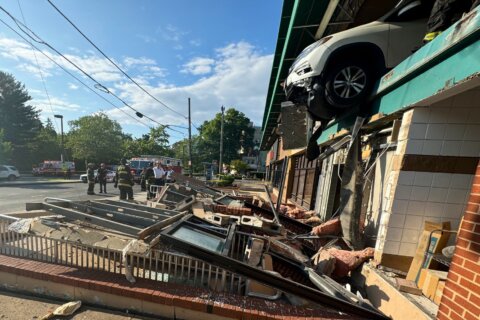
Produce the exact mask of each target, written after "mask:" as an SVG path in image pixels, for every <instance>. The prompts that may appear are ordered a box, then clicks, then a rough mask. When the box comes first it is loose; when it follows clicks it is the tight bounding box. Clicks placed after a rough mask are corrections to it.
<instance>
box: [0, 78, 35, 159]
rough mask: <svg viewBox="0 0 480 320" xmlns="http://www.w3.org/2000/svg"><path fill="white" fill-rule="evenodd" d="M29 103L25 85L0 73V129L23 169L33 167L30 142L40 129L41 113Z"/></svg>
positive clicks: (12, 153) (12, 155)
mask: <svg viewBox="0 0 480 320" xmlns="http://www.w3.org/2000/svg"><path fill="white" fill-rule="evenodd" d="M30 100H31V97H30V96H29V94H28V92H27V90H26V89H25V86H24V85H23V84H22V83H20V82H19V81H17V80H15V78H14V77H13V76H12V75H10V74H8V73H5V72H2V71H0V128H2V129H3V139H4V140H5V141H8V142H9V143H10V151H9V152H10V153H11V154H10V157H11V158H12V160H14V161H15V162H14V163H15V165H17V166H19V167H20V169H24V168H26V167H30V166H31V158H32V152H31V150H29V143H30V142H31V141H32V140H33V139H34V138H35V136H36V135H37V133H38V131H39V130H40V128H41V121H40V120H39V118H38V111H37V110H35V108H34V107H32V106H30V105H27V103H28V101H30Z"/></svg>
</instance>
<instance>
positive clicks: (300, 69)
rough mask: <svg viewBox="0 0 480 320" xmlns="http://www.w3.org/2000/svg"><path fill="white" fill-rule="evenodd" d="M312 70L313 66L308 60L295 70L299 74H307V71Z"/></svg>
mask: <svg viewBox="0 0 480 320" xmlns="http://www.w3.org/2000/svg"><path fill="white" fill-rule="evenodd" d="M310 71H312V67H311V66H310V63H308V62H306V63H304V64H302V65H301V66H299V67H298V68H297V70H295V73H296V74H298V75H299V76H301V75H303V74H305V73H308V72H310Z"/></svg>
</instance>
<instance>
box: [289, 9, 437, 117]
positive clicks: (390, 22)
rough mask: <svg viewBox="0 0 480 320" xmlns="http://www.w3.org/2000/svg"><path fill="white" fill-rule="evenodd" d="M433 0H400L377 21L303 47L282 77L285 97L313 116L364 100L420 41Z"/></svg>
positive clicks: (333, 112) (353, 105) (347, 107)
mask: <svg viewBox="0 0 480 320" xmlns="http://www.w3.org/2000/svg"><path fill="white" fill-rule="evenodd" d="M432 6H433V0H422V1H419V0H402V1H400V2H399V3H398V4H397V5H396V6H395V8H394V9H392V10H391V11H390V12H389V13H387V14H386V15H385V16H383V17H382V18H380V19H378V20H377V21H374V22H371V23H368V24H365V25H361V26H358V27H355V28H352V29H348V30H345V31H342V32H339V33H335V34H332V35H329V36H327V37H324V38H322V39H320V40H318V41H316V42H314V43H312V44H311V45H309V46H308V47H307V48H305V49H304V50H303V51H302V52H301V53H300V54H299V55H298V57H297V58H296V60H295V61H294V63H293V64H292V66H291V67H290V69H289V75H288V77H287V79H286V81H285V82H284V84H283V85H284V89H285V94H286V96H287V100H290V101H292V102H294V103H297V104H305V105H307V107H308V111H309V113H310V114H311V115H312V117H313V118H314V119H317V120H323V119H331V118H332V117H334V116H335V115H337V114H338V113H341V112H342V111H343V110H344V109H349V108H353V107H357V106H359V105H361V104H362V103H363V102H365V100H366V99H367V98H368V96H369V95H370V93H371V90H372V88H373V85H374V84H375V82H376V81H377V80H378V78H379V77H380V76H381V75H383V74H384V73H385V72H386V71H387V70H389V69H391V68H393V67H394V66H396V65H397V64H398V63H400V62H401V61H402V60H404V59H405V58H406V57H408V56H409V55H411V54H412V52H413V51H414V50H415V49H416V48H418V47H420V46H421V45H422V39H423V36H424V35H425V31H426V22H427V20H428V16H429V13H430V11H431V8H432Z"/></svg>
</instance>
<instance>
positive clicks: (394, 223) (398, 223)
mask: <svg viewBox="0 0 480 320" xmlns="http://www.w3.org/2000/svg"><path fill="white" fill-rule="evenodd" d="M405 217H406V216H405V215H404V214H398V213H393V214H391V215H390V220H389V221H388V228H389V231H388V232H390V228H403V226H404V224H405ZM387 236H388V235H387ZM390 240H394V239H390ZM395 241H400V239H398V240H395Z"/></svg>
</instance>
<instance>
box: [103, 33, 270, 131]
mask: <svg viewBox="0 0 480 320" xmlns="http://www.w3.org/2000/svg"><path fill="white" fill-rule="evenodd" d="M272 61H273V55H271V54H270V55H264V54H261V53H260V52H258V51H257V50H256V49H255V47H253V46H252V45H250V44H249V43H246V42H239V43H234V44H230V45H228V46H226V47H224V48H220V49H218V50H217V51H216V56H215V57H214V58H205V57H198V58H194V59H192V60H191V61H190V62H189V63H187V65H188V64H190V69H188V68H187V65H184V66H182V70H188V72H192V71H195V70H196V71H198V72H200V71H207V69H208V68H210V69H211V70H210V72H211V74H210V75H209V76H204V77H203V78H201V79H199V80H197V81H196V82H194V83H192V84H190V85H187V86H175V85H172V84H168V83H160V84H158V85H155V86H153V85H145V86H144V87H145V88H146V89H147V90H148V91H149V92H150V93H152V94H153V95H154V96H155V97H157V98H158V99H159V100H161V101H162V102H164V103H166V104H167V105H168V106H169V107H171V108H173V109H174V110H175V111H177V112H179V113H181V114H183V115H186V114H187V98H188V97H191V101H192V119H193V122H194V123H196V124H197V125H199V124H201V123H202V122H203V121H205V120H211V119H212V118H213V116H214V115H215V114H216V113H218V112H220V107H221V106H222V105H224V106H225V107H227V108H230V107H235V108H236V109H237V110H239V111H241V112H243V113H245V114H246V116H247V117H249V118H250V119H251V120H252V121H253V122H254V123H256V124H257V125H260V124H261V122H262V118H263V110H264V107H265V101H266V94H267V87H268V81H269V77H270V71H271V67H272ZM193 62H194V63H193ZM202 68H205V69H203V70H202ZM184 72H185V71H184ZM200 74H201V72H200ZM116 88H117V89H118V90H119V92H121V94H122V97H124V98H125V99H126V100H127V101H129V103H130V104H131V105H132V106H133V107H134V108H135V109H138V110H139V111H140V112H142V113H144V114H147V115H149V116H150V117H152V118H154V119H156V120H157V121H158V122H160V123H164V124H180V125H185V124H186V120H185V119H184V118H183V117H180V116H178V115H177V114H175V113H173V112H171V111H169V110H167V109H166V108H164V107H162V106H161V105H160V104H159V103H157V102H155V101H154V100H153V99H152V98H150V97H148V96H147V95H145V94H144V93H143V92H142V91H141V90H140V89H138V88H137V87H135V85H133V84H131V83H128V82H123V83H117V84H116ZM126 111H127V112H130V113H131V110H130V111H129V110H126ZM111 114H112V117H115V119H116V120H117V121H119V122H120V123H125V124H126V123H131V121H133V120H132V119H129V118H128V117H127V116H125V114H123V113H121V112H120V111H118V110H112V111H111ZM144 121H147V120H145V119H144ZM149 124H150V125H155V124H154V123H149Z"/></svg>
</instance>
